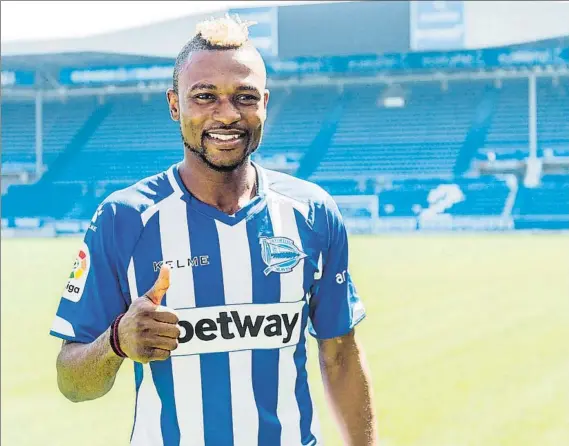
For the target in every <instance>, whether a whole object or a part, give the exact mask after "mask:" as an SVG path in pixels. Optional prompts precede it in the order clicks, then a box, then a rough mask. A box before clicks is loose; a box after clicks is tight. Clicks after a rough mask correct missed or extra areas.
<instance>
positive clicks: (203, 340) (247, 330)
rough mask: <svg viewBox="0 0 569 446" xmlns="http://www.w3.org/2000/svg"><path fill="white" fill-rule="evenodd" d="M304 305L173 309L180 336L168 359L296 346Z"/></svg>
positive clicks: (252, 305)
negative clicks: (176, 316) (175, 313)
mask: <svg viewBox="0 0 569 446" xmlns="http://www.w3.org/2000/svg"><path fill="white" fill-rule="evenodd" d="M305 303H306V302H305V301H304V300H302V301H298V302H282V303H277V304H240V305H226V306H217V307H204V308H187V309H177V310H176V312H177V313H178V317H179V319H180V320H179V322H178V325H179V326H180V329H181V330H180V331H181V333H180V338H179V339H178V340H179V345H178V348H177V349H176V350H174V351H173V352H172V356H186V355H196V354H202V353H216V352H231V351H237V350H256V349H274V348H283V347H289V346H292V345H296V344H298V341H299V339H300V333H301V331H302V327H301V325H302V322H301V321H302V309H303V307H304V305H305Z"/></svg>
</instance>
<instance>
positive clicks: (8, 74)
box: [2, 70, 36, 87]
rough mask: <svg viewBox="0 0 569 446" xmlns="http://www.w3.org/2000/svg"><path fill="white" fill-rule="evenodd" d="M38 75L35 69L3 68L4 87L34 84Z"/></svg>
mask: <svg viewBox="0 0 569 446" xmlns="http://www.w3.org/2000/svg"><path fill="white" fill-rule="evenodd" d="M35 81H36V76H35V73H34V72H33V71H4V70H2V87H14V86H29V85H34V84H35Z"/></svg>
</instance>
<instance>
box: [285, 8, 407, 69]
mask: <svg viewBox="0 0 569 446" xmlns="http://www.w3.org/2000/svg"><path fill="white" fill-rule="evenodd" d="M409 38H410V37H409V2H402V1H377V2H375V1H374V2H349V3H337V4H335V3H332V4H326V5H298V6H296V5H293V6H285V7H280V8H279V57H282V58H292V57H302V56H316V57H320V56H331V55H350V54H354V53H357V54H366V53H367V54H378V53H401V52H407V51H409Z"/></svg>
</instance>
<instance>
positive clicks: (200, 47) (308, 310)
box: [51, 17, 377, 446]
mask: <svg viewBox="0 0 569 446" xmlns="http://www.w3.org/2000/svg"><path fill="white" fill-rule="evenodd" d="M167 98H168V104H169V109H170V114H171V117H172V119H174V120H176V121H179V122H180V128H181V134H182V141H183V145H184V147H185V150H184V160H183V161H182V162H180V163H179V164H177V165H175V166H172V167H171V168H170V169H168V170H167V171H166V172H163V173H161V174H158V175H156V176H153V177H151V178H147V179H144V180H142V181H140V182H138V183H137V184H135V185H133V186H131V187H129V188H127V189H124V190H122V191H118V192H116V193H113V194H112V195H111V196H109V197H108V198H107V199H106V200H105V201H104V202H103V204H102V205H101V207H100V208H99V209H98V210H97V212H96V214H95V216H94V218H93V221H92V224H91V227H90V229H89V231H88V233H87V234H86V236H85V239H84V243H83V245H82V247H81V249H80V251H79V254H78V257H77V260H76V262H75V266H74V268H73V271H72V273H71V276H70V278H69V281H68V284H67V286H66V288H65V290H64V294H63V298H62V299H61V303H60V306H59V308H58V311H57V316H56V318H55V321H54V325H53V328H52V331H51V333H52V334H53V335H55V336H58V337H60V338H63V339H64V340H65V341H64V345H63V347H62V349H61V352H60V354H59V356H58V358H57V372H58V385H59V389H60V390H61V392H62V393H63V395H65V396H66V397H67V398H68V399H70V400H71V401H76V402H78V401H86V400H91V399H94V398H99V397H101V396H103V395H104V394H106V393H107V392H108V391H109V390H110V389H111V387H112V386H113V382H114V380H115V376H116V373H117V371H118V369H119V367H120V366H121V364H122V363H123V361H124V358H130V359H131V360H132V361H134V371H135V381H136V413H135V421H134V426H133V431H132V436H131V444H133V445H151V446H155V445H164V446H170V445H204V446H210V445H213V446H218V445H219V446H225V445H235V446H253V445H260V446H279V445H282V446H300V445H320V444H322V436H321V434H320V432H319V429H318V423H317V416H316V414H315V411H314V407H313V402H312V398H311V394H310V391H309V387H308V378H307V372H306V369H305V363H306V334H307V333H308V332H310V333H311V334H312V335H313V336H315V337H316V338H317V339H318V343H319V357H320V364H321V370H322V376H323V379H324V383H325V389H326V391H327V396H328V401H329V403H330V405H331V408H332V410H333V412H334V414H335V416H336V417H337V420H338V423H339V426H340V430H341V432H342V434H343V436H344V440H345V443H346V444H351V445H357V446H364V445H375V444H377V443H376V441H377V440H376V435H377V434H376V421H375V414H374V409H373V404H372V396H371V395H372V391H371V384H370V380H369V378H368V375H367V373H366V370H365V366H364V360H363V354H362V352H361V349H360V347H359V346H358V344H357V342H356V340H355V335H354V326H355V325H356V324H357V323H358V322H359V321H360V320H361V319H362V318H363V317H364V310H363V306H362V305H361V302H360V299H359V297H358V295H357V294H356V291H355V288H354V285H353V283H352V280H351V278H350V274H349V272H348V242H347V237H346V231H345V228H344V225H343V223H342V219H341V216H340V214H339V211H338V208H337V207H336V205H335V203H334V202H333V201H332V199H331V198H330V196H328V195H327V194H326V193H325V192H324V191H323V190H322V189H320V188H319V187H317V186H315V185H313V184H310V183H308V182H305V181H301V180H298V179H295V178H293V177H291V176H288V175H285V174H281V173H277V172H272V171H269V170H266V169H263V168H261V167H260V166H258V165H256V164H254V163H252V162H251V161H250V156H251V154H252V153H253V152H254V151H255V150H256V149H257V147H258V146H259V143H260V141H261V138H262V133H263V125H264V122H265V118H266V107H267V103H268V100H269V92H268V90H267V89H266V71H265V66H264V63H263V60H262V58H261V56H260V55H259V53H258V52H257V51H256V49H255V48H254V47H253V46H252V45H251V43H250V42H249V41H248V40H247V27H246V26H245V25H244V24H241V23H239V22H237V21H235V20H233V19H230V18H228V17H226V18H223V19H217V20H212V21H206V22H204V23H202V24H200V25H199V26H198V32H197V34H196V36H195V37H194V38H193V39H192V40H191V41H190V42H188V44H186V46H185V47H184V48H183V49H182V51H181V52H180V54H179V56H178V58H177V60H176V66H175V70H174V79H173V88H172V89H170V90H169V91H168V94H167Z"/></svg>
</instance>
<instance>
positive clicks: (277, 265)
mask: <svg viewBox="0 0 569 446" xmlns="http://www.w3.org/2000/svg"><path fill="white" fill-rule="evenodd" d="M260 243H261V256H262V257H263V262H265V264H266V265H267V268H265V270H264V271H263V272H264V273H265V276H268V275H269V274H270V273H271V272H273V271H274V272H277V273H290V272H291V271H292V269H293V268H294V267H295V266H296V265H298V263H299V262H300V261H301V260H302V259H304V258H305V257H306V254H305V253H303V252H302V251H301V250H300V249H298V248H297V247H296V245H295V244H294V242H293V241H292V240H291V239H289V238H286V237H271V238H267V237H262V238H261V239H260Z"/></svg>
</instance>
